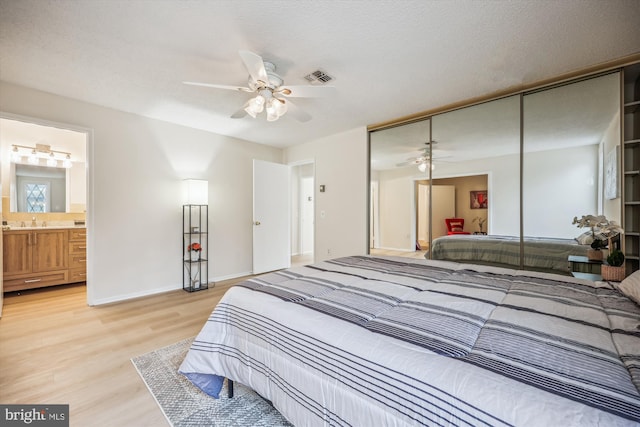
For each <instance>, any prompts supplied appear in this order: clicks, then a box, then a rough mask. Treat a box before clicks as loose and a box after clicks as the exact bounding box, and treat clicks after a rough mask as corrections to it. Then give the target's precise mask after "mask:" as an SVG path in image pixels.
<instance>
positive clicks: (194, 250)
mask: <svg viewBox="0 0 640 427" xmlns="http://www.w3.org/2000/svg"><path fill="white" fill-rule="evenodd" d="M201 250H202V246H201V245H200V243H192V244H190V245H189V246H187V252H189V253H190V254H191V261H198V260H199V259H200V251H201Z"/></svg>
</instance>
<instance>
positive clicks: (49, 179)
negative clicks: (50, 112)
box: [0, 118, 87, 213]
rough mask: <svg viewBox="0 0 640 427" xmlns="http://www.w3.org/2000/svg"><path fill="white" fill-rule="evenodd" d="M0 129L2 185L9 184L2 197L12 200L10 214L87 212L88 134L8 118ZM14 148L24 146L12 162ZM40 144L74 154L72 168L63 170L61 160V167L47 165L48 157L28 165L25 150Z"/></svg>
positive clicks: (59, 164) (9, 201)
mask: <svg viewBox="0 0 640 427" xmlns="http://www.w3.org/2000/svg"><path fill="white" fill-rule="evenodd" d="M0 130H1V131H0V152H1V153H2V155H1V156H0V159H1V161H2V168H1V170H2V182H6V183H8V185H3V186H2V198H3V201H4V200H5V199H8V204H9V211H10V212H30V213H40V212H67V213H83V212H85V211H86V192H87V185H86V169H85V158H86V145H87V135H86V133H84V132H77V131H73V130H70V129H62V128H58V127H54V126H45V125H41V124H37V123H29V122H26V121H21V120H13V119H8V118H0ZM14 145H18V146H20V148H19V152H20V159H19V160H18V161H12V156H11V153H12V151H13V148H14ZM39 145H45V146H49V147H50V148H51V150H56V151H59V152H65V153H70V157H71V162H72V167H71V168H64V167H62V161H61V160H59V161H58V166H57V167H50V166H46V159H45V158H41V159H39V161H38V163H37V164H30V163H28V161H27V155H28V153H29V149H28V148H24V147H36V146H39ZM58 158H60V156H58ZM29 200H30V201H29ZM4 206H5V208H6V205H4Z"/></svg>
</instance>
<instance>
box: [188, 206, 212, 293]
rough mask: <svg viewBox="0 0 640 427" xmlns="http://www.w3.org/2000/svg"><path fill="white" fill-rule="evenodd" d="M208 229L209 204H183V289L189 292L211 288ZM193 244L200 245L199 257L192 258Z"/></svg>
mask: <svg viewBox="0 0 640 427" xmlns="http://www.w3.org/2000/svg"><path fill="white" fill-rule="evenodd" d="M194 230H197V231H194ZM208 230H209V207H208V206H207V205H183V206H182V266H183V268H182V270H183V272H182V289H183V290H185V291H187V292H196V291H201V290H203V289H208V288H209V260H208V257H209V240H208ZM193 244H198V245H199V246H200V250H199V251H197V252H198V256H197V258H192V252H193V251H190V248H191V245H193Z"/></svg>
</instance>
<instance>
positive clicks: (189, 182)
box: [182, 179, 209, 205]
mask: <svg viewBox="0 0 640 427" xmlns="http://www.w3.org/2000/svg"><path fill="white" fill-rule="evenodd" d="M182 196H183V199H184V202H183V204H184V205H208V204H209V181H206V180H203V179H185V180H184V181H182Z"/></svg>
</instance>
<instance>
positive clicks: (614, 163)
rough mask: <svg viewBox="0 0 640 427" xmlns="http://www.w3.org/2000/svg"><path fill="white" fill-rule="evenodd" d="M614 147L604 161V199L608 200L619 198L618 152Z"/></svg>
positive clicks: (616, 147)
mask: <svg viewBox="0 0 640 427" xmlns="http://www.w3.org/2000/svg"><path fill="white" fill-rule="evenodd" d="M619 149H620V146H619V145H616V146H615V147H614V148H613V150H611V151H609V153H607V156H606V157H605V159H604V197H605V198H606V199H608V200H613V199H617V198H618V197H620V194H619V191H618V150H619Z"/></svg>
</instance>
